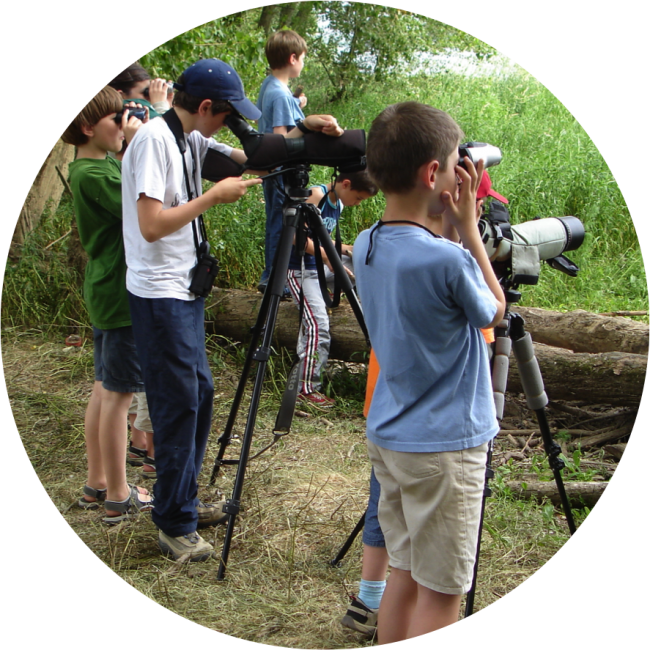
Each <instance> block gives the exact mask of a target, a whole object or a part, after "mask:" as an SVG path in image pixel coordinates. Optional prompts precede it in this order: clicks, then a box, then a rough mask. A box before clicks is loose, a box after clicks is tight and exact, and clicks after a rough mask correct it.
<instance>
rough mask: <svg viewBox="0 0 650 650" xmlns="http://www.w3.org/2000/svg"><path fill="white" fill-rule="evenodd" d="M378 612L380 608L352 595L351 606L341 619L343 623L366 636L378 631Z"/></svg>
mask: <svg viewBox="0 0 650 650" xmlns="http://www.w3.org/2000/svg"><path fill="white" fill-rule="evenodd" d="M377 612H378V610H376V609H372V608H371V607H368V606H367V605H366V604H365V603H364V602H363V601H362V600H361V599H360V598H357V597H356V596H351V598H350V606H349V607H348V611H347V612H346V613H345V616H344V617H343V618H342V619H341V625H344V626H345V627H349V628H350V629H351V630H354V631H355V632H361V634H365V635H366V636H374V635H375V634H376V632H377Z"/></svg>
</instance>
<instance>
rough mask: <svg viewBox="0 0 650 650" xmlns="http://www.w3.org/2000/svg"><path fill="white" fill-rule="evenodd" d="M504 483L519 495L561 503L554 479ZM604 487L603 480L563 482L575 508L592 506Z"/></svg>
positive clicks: (557, 504)
mask: <svg viewBox="0 0 650 650" xmlns="http://www.w3.org/2000/svg"><path fill="white" fill-rule="evenodd" d="M506 485H507V486H508V487H509V488H510V489H511V490H512V492H513V493H514V494H515V495H517V496H519V497H522V498H525V499H531V498H532V499H535V500H537V501H540V502H541V501H543V500H544V499H548V500H549V501H551V503H553V504H554V505H556V506H559V505H562V501H561V499H560V494H559V492H558V491H557V485H556V484H555V481H527V482H524V483H520V482H517V481H507V482H506ZM606 487H607V483H606V482H604V481H603V482H596V481H594V482H591V481H567V482H565V483H564V489H565V491H566V495H567V498H568V499H569V502H570V503H571V505H572V506H573V507H577V508H580V507H584V506H587V507H588V508H593V507H594V506H595V505H596V503H597V501H598V499H599V498H600V497H601V495H602V494H603V492H604V491H605V488H606Z"/></svg>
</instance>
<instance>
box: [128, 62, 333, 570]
mask: <svg viewBox="0 0 650 650" xmlns="http://www.w3.org/2000/svg"><path fill="white" fill-rule="evenodd" d="M174 87H175V89H176V90H177V93H176V94H175V96H174V102H173V107H172V108H171V109H170V110H169V111H167V113H165V115H164V116H163V117H162V118H156V119H154V120H151V121H150V122H149V123H148V124H147V125H145V127H146V128H145V127H143V128H142V129H140V131H139V132H138V134H137V135H136V137H134V138H133V141H132V142H131V143H130V144H129V147H128V148H127V150H126V154H125V156H124V164H123V185H122V187H123V196H124V201H123V206H124V246H125V252H126V261H127V267H128V270H127V275H126V286H127V290H128V295H129V304H130V306H131V312H132V314H133V331H134V335H135V342H136V346H137V348H138V355H139V357H140V363H141V365H142V371H143V375H144V381H145V385H146V387H147V399H148V402H149V412H150V415H151V421H152V423H153V428H154V444H155V449H156V473H157V481H156V483H155V485H154V493H155V499H156V511H155V515H153V521H154V523H155V524H156V526H158V528H159V533H158V545H159V546H160V548H161V550H162V551H163V553H166V554H168V555H171V556H172V557H174V558H175V559H177V560H180V559H189V560H190V561H201V560H207V559H208V558H210V557H211V556H213V555H214V549H213V547H212V545H211V544H210V543H209V542H207V541H205V540H204V539H203V538H202V537H201V536H200V535H199V534H198V532H197V528H203V527H206V526H212V525H214V524H217V523H221V522H222V521H223V520H224V519H225V518H226V517H227V515H225V514H224V513H223V510H222V507H223V502H221V503H218V504H212V505H210V504H204V503H202V502H201V501H200V500H199V498H198V476H199V474H200V471H201V467H202V464H203V456H204V454H205V449H206V445H207V442H208V436H209V433H210V427H211V422H212V401H213V396H214V386H213V382H212V375H211V373H210V368H209V365H208V359H207V355H206V351H205V330H204V320H205V316H204V303H205V297H204V296H205V295H207V294H209V291H210V287H209V286H208V287H205V286H203V285H202V286H201V287H200V288H197V287H196V286H195V285H194V284H193V281H194V280H195V279H196V277H197V274H195V272H194V269H195V268H196V267H197V261H198V257H199V254H201V257H202V258H203V259H204V257H205V256H204V255H203V253H202V252H201V251H203V250H204V249H205V243H206V242H207V239H206V237H205V234H206V233H205V229H204V227H203V225H202V224H203V221H202V214H203V213H204V212H206V211H207V210H208V209H209V208H211V207H213V206H215V205H217V204H220V203H234V202H235V201H237V200H238V199H239V198H240V197H242V196H243V195H244V194H245V193H246V191H247V190H248V188H249V187H251V186H253V185H257V184H259V183H261V182H262V181H261V179H259V178H253V179H243V178H242V177H229V178H226V179H224V180H222V181H220V182H218V183H215V184H214V185H213V186H212V187H210V189H208V190H206V192H205V193H203V192H202V181H201V166H202V163H203V160H204V158H205V156H206V154H207V152H208V149H210V148H213V149H216V150H217V151H220V152H221V153H223V154H224V155H226V156H229V157H230V158H232V159H233V160H235V161H236V162H238V163H244V162H245V160H246V156H245V154H244V152H243V151H241V150H240V149H233V148H231V147H229V146H226V145H223V144H219V143H218V142H216V140H214V139H213V138H212V135H213V134H215V133H217V131H219V129H221V127H222V126H223V125H224V121H225V119H226V117H227V116H228V115H229V114H231V113H238V114H241V115H242V116H243V117H245V118H247V119H252V120H255V119H258V118H259V116H260V113H259V111H258V110H257V108H256V107H255V105H254V104H253V103H252V102H251V101H250V100H249V99H247V97H246V95H245V93H244V87H243V84H242V82H241V79H240V78H239V75H238V74H237V72H236V71H235V70H234V69H233V68H232V67H231V66H229V65H228V64H226V63H224V62H223V61H220V60H219V59H201V60H199V61H197V62H196V63H194V64H193V65H191V66H190V67H189V68H187V69H186V70H185V71H184V72H183V74H182V75H181V77H180V78H179V80H178V82H177V83H175V84H174ZM305 125H306V128H307V129H309V130H314V131H316V130H317V131H322V132H323V133H326V134H328V135H332V136H337V135H338V136H340V135H341V134H342V133H343V131H342V129H340V127H339V126H338V124H337V122H336V120H335V119H334V118H333V117H331V116H321V115H312V116H309V117H308V118H307V119H306V120H305ZM299 135H301V132H297V133H296V134H289V135H288V137H296V136H299ZM181 148H182V149H183V153H181ZM191 287H194V288H197V291H196V292H195V291H192V290H191Z"/></svg>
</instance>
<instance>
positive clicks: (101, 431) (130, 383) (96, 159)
mask: <svg viewBox="0 0 650 650" xmlns="http://www.w3.org/2000/svg"><path fill="white" fill-rule="evenodd" d="M121 111H122V98H121V97H120V95H119V94H118V92H117V91H116V90H114V89H113V88H109V87H107V88H104V89H103V90H102V91H101V92H99V93H98V94H97V95H96V96H95V97H94V98H93V99H92V100H91V101H90V103H89V104H88V105H87V106H86V107H85V108H84V109H83V110H82V111H81V113H79V115H78V116H77V117H76V118H75V119H74V120H73V121H72V123H71V124H70V126H69V127H68V128H67V129H66V131H65V133H64V134H63V136H62V139H63V141H64V142H67V143H68V144H72V145H74V146H75V147H76V148H77V153H76V157H75V160H74V161H73V162H72V163H71V164H70V168H69V171H70V187H71V189H72V194H73V197H74V208H75V215H76V220H77V227H78V230H79V238H80V240H81V245H82V246H83V248H84V250H85V251H86V253H87V254H88V264H87V266H86V275H85V279H84V288H83V292H84V300H85V302H86V307H87V309H88V313H89V316H90V322H91V323H92V325H93V336H94V355H95V359H94V360H95V383H94V386H93V390H92V394H91V397H90V401H89V403H88V407H87V409H86V417H85V424H84V427H85V437H86V451H87V456H88V480H87V484H86V485H85V486H84V489H83V496H82V498H81V499H80V500H79V505H80V506H81V507H83V508H88V509H95V508H98V507H99V505H100V503H101V502H104V509H105V513H106V516H105V517H104V521H105V522H106V523H109V524H114V523H118V522H120V521H122V520H124V519H127V518H129V517H131V516H133V515H135V514H137V513H138V512H140V511H143V510H149V509H151V508H153V498H152V497H151V496H150V495H149V493H148V492H147V490H145V489H144V488H139V487H136V486H132V485H129V484H128V483H127V482H126V467H125V449H126V439H127V431H126V421H127V413H128V410H129V406H130V404H131V401H132V398H133V393H139V392H143V391H144V383H143V381H142V374H141V371H140V364H139V362H138V356H137V353H136V349H135V342H134V340H133V332H132V329H131V313H130V310H129V304H128V299H127V294H126V280H125V277H126V262H125V260H124V242H123V237H122V172H121V163H120V162H119V161H117V160H115V159H113V158H109V157H108V156H107V154H108V153H109V152H114V153H117V152H119V151H120V150H121V148H122V143H123V141H124V140H125V139H126V141H127V142H128V141H129V140H130V139H131V137H133V135H134V134H135V132H136V131H137V129H138V128H139V127H140V126H141V124H142V122H140V120H138V119H137V118H135V117H130V118H129V117H128V111H124V113H123V114H122V118H121V120H120V119H119V118H117V119H116V116H117V114H118V113H120V112H121Z"/></svg>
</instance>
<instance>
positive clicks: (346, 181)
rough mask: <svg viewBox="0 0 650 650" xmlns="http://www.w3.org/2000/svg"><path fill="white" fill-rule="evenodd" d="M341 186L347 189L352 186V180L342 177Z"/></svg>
mask: <svg viewBox="0 0 650 650" xmlns="http://www.w3.org/2000/svg"><path fill="white" fill-rule="evenodd" d="M341 187H342V188H343V189H344V190H349V189H350V188H351V187H352V181H351V180H350V179H349V178H346V179H344V180H343V181H341Z"/></svg>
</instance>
